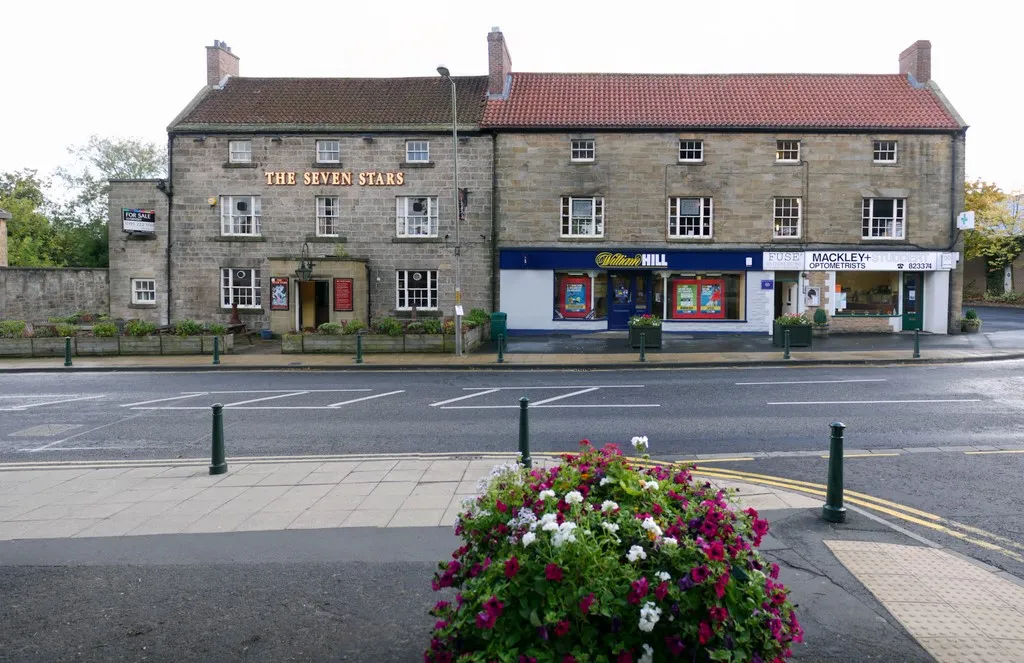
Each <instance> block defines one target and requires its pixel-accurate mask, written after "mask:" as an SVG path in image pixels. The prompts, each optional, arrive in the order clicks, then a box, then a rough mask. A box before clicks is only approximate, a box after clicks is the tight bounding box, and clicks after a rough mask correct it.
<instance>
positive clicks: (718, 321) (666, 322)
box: [661, 318, 747, 329]
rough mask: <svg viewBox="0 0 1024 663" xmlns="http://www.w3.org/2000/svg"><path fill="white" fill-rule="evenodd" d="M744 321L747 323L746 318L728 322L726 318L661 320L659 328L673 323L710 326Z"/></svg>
mask: <svg viewBox="0 0 1024 663" xmlns="http://www.w3.org/2000/svg"><path fill="white" fill-rule="evenodd" d="M746 321H747V319H746V318H743V319H742V320H730V319H728V318H725V319H722V318H665V319H664V320H662V323H661V326H662V329H665V326H666V325H671V324H672V323H673V322H686V323H691V322H710V323H712V324H721V323H723V322H746Z"/></svg>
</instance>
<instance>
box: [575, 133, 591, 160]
mask: <svg viewBox="0 0 1024 663" xmlns="http://www.w3.org/2000/svg"><path fill="white" fill-rule="evenodd" d="M595 143H596V141H595V140H594V139H593V138H584V139H575V138H574V139H573V140H572V141H571V143H570V146H569V159H570V160H571V161H593V160H594V155H595V154H596V145H595Z"/></svg>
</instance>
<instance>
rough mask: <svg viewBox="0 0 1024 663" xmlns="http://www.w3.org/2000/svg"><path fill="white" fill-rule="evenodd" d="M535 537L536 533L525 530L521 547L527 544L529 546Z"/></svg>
mask: <svg viewBox="0 0 1024 663" xmlns="http://www.w3.org/2000/svg"><path fill="white" fill-rule="evenodd" d="M536 538H537V535H536V534H534V533H533V532H527V533H526V534H523V547H524V548H526V547H527V546H529V545H530V544H531V543H533V542H534V541H535V540H536Z"/></svg>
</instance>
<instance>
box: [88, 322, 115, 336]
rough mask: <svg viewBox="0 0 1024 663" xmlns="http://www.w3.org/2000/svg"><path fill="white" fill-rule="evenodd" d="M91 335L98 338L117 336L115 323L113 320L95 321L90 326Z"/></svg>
mask: <svg viewBox="0 0 1024 663" xmlns="http://www.w3.org/2000/svg"><path fill="white" fill-rule="evenodd" d="M92 335H93V336H98V337H100V338H111V337H113V336H117V325H116V324H115V323H113V322H97V323H96V324H94V325H93V326H92Z"/></svg>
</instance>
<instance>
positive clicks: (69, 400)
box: [0, 394, 106, 412]
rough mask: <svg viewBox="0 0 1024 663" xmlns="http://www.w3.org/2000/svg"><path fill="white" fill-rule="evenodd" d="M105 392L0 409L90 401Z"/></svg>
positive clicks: (14, 410) (103, 396)
mask: <svg viewBox="0 0 1024 663" xmlns="http://www.w3.org/2000/svg"><path fill="white" fill-rule="evenodd" d="M105 397H106V394H95V395H93V396H76V397H75V398H61V399H60V400H56V401H46V402H44V403H29V404H28V405H15V406H14V407H0V411H4V412H21V411H24V410H27V409H29V408H32V407H43V406H44V405H58V404H60V403H74V402H77V401H91V400H95V399H97V398H105ZM24 398H33V395H31V394H27V395H25V396H24Z"/></svg>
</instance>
